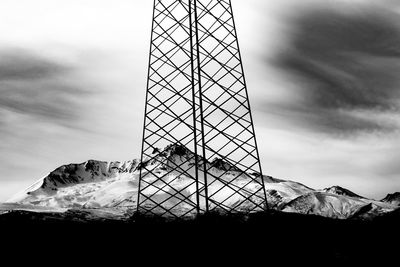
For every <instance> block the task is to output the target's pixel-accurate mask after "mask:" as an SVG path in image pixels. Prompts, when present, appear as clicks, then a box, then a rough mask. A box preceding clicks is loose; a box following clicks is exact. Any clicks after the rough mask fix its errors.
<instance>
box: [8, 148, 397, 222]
mask: <svg viewBox="0 0 400 267" xmlns="http://www.w3.org/2000/svg"><path fill="white" fill-rule="evenodd" d="M197 157H198V158H197V160H198V163H201V162H202V160H203V159H202V158H201V157H200V156H197ZM194 159H195V154H194V153H193V152H192V151H190V150H189V149H187V148H186V147H184V146H182V145H176V144H175V145H170V146H167V147H166V148H165V149H163V150H161V149H155V151H154V153H153V155H152V156H151V157H150V158H146V159H144V160H143V162H140V161H139V160H129V161H125V162H119V161H114V162H105V161H96V160H88V161H86V162H83V163H80V164H67V165H63V166H60V167H58V168H56V169H55V170H54V171H52V172H50V173H49V175H47V176H46V177H44V178H42V179H40V180H39V181H37V182H36V183H34V184H33V185H32V186H30V187H28V188H27V189H26V190H25V191H23V192H22V193H19V194H17V195H15V196H14V197H12V198H11V199H10V200H8V201H7V203H9V204H10V203H13V204H15V205H16V206H18V205H30V206H33V207H34V206H37V207H40V208H44V207H46V208H52V209H88V210H89V209H103V210H104V209H107V210H110V209H112V210H113V211H112V212H114V213H115V214H119V216H120V215H121V214H131V213H132V212H133V211H134V210H135V209H136V205H137V203H136V202H137V191H138V176H139V171H140V170H141V169H142V168H143V167H144V166H146V167H147V168H151V169H152V170H153V171H152V172H154V173H162V172H166V171H167V170H168V169H171V168H172V167H173V166H174V165H176V164H177V162H178V161H179V162H178V163H181V162H185V163H187V166H188V172H190V169H191V168H192V167H193V166H194V162H195V160H194ZM206 164H208V166H209V167H211V169H210V170H213V171H220V172H223V173H227V174H226V176H228V173H229V172H227V171H230V172H235V171H237V172H239V171H240V169H238V168H237V167H235V166H232V165H231V164H230V163H228V162H225V161H223V160H222V159H219V158H215V159H213V160H211V162H206ZM171 166H172V167H171ZM147 168H146V169H147ZM170 175H173V176H174V175H177V174H176V173H173V172H172V173H170ZM248 175H257V174H248ZM153 179H154V178H153ZM226 179H228V178H226ZM263 179H264V183H265V190H266V193H267V201H268V205H269V207H270V208H272V209H275V210H278V211H284V212H291V213H300V214H314V215H319V216H323V217H329V218H337V219H349V218H354V217H359V218H363V219H366V218H369V217H375V216H380V215H382V214H386V213H388V212H391V211H394V210H395V209H396V208H398V206H399V204H398V202H396V201H397V200H398V199H400V198H398V195H397V194H393V196H392V197H389V196H391V195H388V196H387V197H386V198H385V199H383V200H382V201H377V200H371V199H368V198H365V197H362V196H360V195H358V194H356V193H354V192H352V191H350V190H348V189H345V188H343V187H340V186H332V187H329V188H325V189H322V190H316V189H313V188H310V187H308V186H306V185H304V184H301V183H298V182H295V181H289V180H283V179H278V178H274V177H272V176H263ZM186 180H187V177H185V176H183V177H182V178H181V179H179V180H177V182H176V184H175V185H176V186H178V187H179V186H181V184H182V185H183V184H185V182H186ZM234 201H235V200H232V203H234ZM236 201H237V199H236Z"/></svg>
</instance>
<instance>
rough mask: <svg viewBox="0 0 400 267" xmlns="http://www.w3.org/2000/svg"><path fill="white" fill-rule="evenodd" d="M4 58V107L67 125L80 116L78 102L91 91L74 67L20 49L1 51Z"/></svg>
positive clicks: (0, 69) (0, 85) (0, 80)
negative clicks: (75, 76)
mask: <svg viewBox="0 0 400 267" xmlns="http://www.w3.org/2000/svg"><path fill="white" fill-rule="evenodd" d="M0 58H1V61H0V110H1V109H3V110H8V111H11V112H15V113H18V114H23V115H26V116H31V117H34V118H36V119H44V120H47V121H50V122H52V123H57V124H63V125H67V124H71V123H73V122H74V121H75V120H77V119H79V113H80V111H79V105H78V104H77V103H78V102H79V100H80V98H82V97H85V96H87V95H88V94H89V92H88V91H87V90H85V89H83V88H81V87H80V86H78V85H77V84H79V81H76V80H74V79H73V78H72V77H73V75H72V73H73V67H71V66H66V65H64V64H62V63H59V62H56V61H52V60H50V59H46V58H43V57H40V56H38V55H35V54H33V53H29V52H27V51H20V50H0ZM1 121H2V118H0V126H1V125H2V124H1ZM3 125H4V122H3Z"/></svg>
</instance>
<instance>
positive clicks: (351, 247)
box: [0, 211, 400, 266]
mask: <svg viewBox="0 0 400 267" xmlns="http://www.w3.org/2000/svg"><path fill="white" fill-rule="evenodd" d="M68 216H69V217H68ZM68 216H67V217H62V218H61V217H60V216H59V215H55V214H47V215H44V214H35V213H30V212H13V213H9V214H5V215H1V216H0V244H1V246H2V247H1V250H0V266H14V265H15V266H19V264H18V262H19V261H23V262H24V263H28V264H30V263H36V264H38V265H60V264H62V265H67V266H69V265H74V266H75V265H77V266H82V265H90V266H96V265H98V264H101V265H104V264H106V263H107V265H108V264H111V265H112V266H153V265H158V264H162V266H170V265H172V266H176V265H178V266H179V265H181V266H198V265H200V266H214V265H217V264H218V265H220V266H231V265H232V264H234V266H236V265H243V266H271V265H274V266H275V265H277V264H279V266H300V264H301V266H303V265H304V264H306V265H304V266H332V265H333V266H366V265H368V266H370V265H372V266H382V265H384V264H387V263H390V264H391V265H389V266H400V211H396V212H394V213H392V214H390V215H387V216H384V217H380V218H376V219H374V220H373V221H361V220H347V221H342V220H332V219H326V218H321V217H317V216H304V215H297V214H285V213H279V212H269V213H262V214H255V215H252V216H250V217H247V218H244V217H241V216H220V215H204V216H201V217H199V218H197V219H196V220H191V221H164V220H163V219H160V218H138V217H136V218H133V219H132V220H131V221H129V222H121V221H113V220H103V221H90V222H87V220H86V219H85V215H84V214H76V213H74V214H72V213H71V214H69V215H68ZM10 259H11V260H12V261H13V263H14V264H12V265H11V264H10V265H7V264H5V265H3V264H1V262H5V261H6V260H10ZM36 264H34V265H33V266H36ZM298 264H299V265H298Z"/></svg>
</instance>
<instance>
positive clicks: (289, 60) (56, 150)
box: [0, 0, 400, 201]
mask: <svg viewBox="0 0 400 267" xmlns="http://www.w3.org/2000/svg"><path fill="white" fill-rule="evenodd" d="M376 2H378V1H372V0H371V1H368V0H357V1H355V0H352V1H350V0H329V1H320V0H304V1H295V0H280V1H265V0H246V1H240V0H232V5H233V9H234V12H235V21H236V24H237V25H236V26H237V31H238V35H239V42H240V46H241V50H242V51H241V52H242V57H243V64H244V68H245V74H246V80H247V85H248V90H249V97H250V102H251V104H252V108H253V116H254V122H255V129H256V133H257V139H258V145H259V149H260V154H261V155H260V156H261V162H262V167H263V172H264V174H268V175H271V176H274V177H279V178H281V179H290V180H295V181H298V182H301V183H304V184H306V185H308V186H310V187H313V188H316V189H318V188H325V187H329V186H332V185H340V186H343V187H346V188H348V189H350V190H353V191H355V192H356V193H358V194H361V195H364V196H366V197H371V198H376V199H381V198H383V197H384V196H385V195H386V194H387V193H392V192H395V191H400V164H398V160H399V158H400V142H399V141H398V139H399V137H400V132H399V127H400V119H399V113H400V110H399V108H400V90H399V89H398V87H399V85H400V76H399V75H397V73H399V71H400V3H398V1H395V0H390V1H389V0H388V1H385V0H382V1H379V3H376ZM151 15H152V1H150V0H148V1H138V0H36V1H31V0H0V22H1V23H0V58H1V60H0V92H1V94H0V201H5V200H6V199H7V198H9V197H11V196H12V195H13V194H15V193H17V192H18V191H21V190H23V189H25V188H26V187H28V186H29V185H30V184H32V183H33V182H35V181H36V180H38V179H40V178H41V177H44V176H45V175H46V174H48V173H49V172H50V171H52V170H54V169H55V168H57V167H58V166H60V165H63V164H67V163H79V162H84V161H86V160H88V159H97V160H106V161H116V160H119V161H123V160H129V159H133V158H138V157H139V156H140V147H141V138H142V136H141V135H142V125H143V122H142V121H143V109H144V97H145V89H146V78H147V77H146V76H147V62H148V50H149V41H150V28H151Z"/></svg>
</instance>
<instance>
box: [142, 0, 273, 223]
mask: <svg viewBox="0 0 400 267" xmlns="http://www.w3.org/2000/svg"><path fill="white" fill-rule="evenodd" d="M148 71H149V72H148V84H147V93H146V108H145V119H144V127H143V143H142V155H141V160H142V163H141V165H140V177H139V189H138V201H137V207H138V212H139V213H140V214H148V215H152V214H156V215H161V216H173V217H182V216H187V215H195V214H199V213H204V212H210V211H224V212H228V213H238V212H246V213H250V212H256V211H262V210H265V209H267V199H266V192H265V187H264V180H263V179H262V170H261V165H260V160H259V152H258V148H257V142H256V136H255V132H254V124H253V118H252V114H251V109H250V103H249V99H248V94H247V86H246V80H245V77H244V73H243V65H242V59H241V54H240V49H239V44H238V39H237V33H236V27H235V22H234V17H233V12H232V5H231V1H230V0H155V1H154V13H153V24H152V34H151V46H150V59H149V67H148ZM167 146H169V148H170V149H172V150H174V151H175V153H178V154H179V153H181V154H182V157H181V158H180V159H179V160H176V159H174V160H168V159H167V156H168V155H160V153H161V152H160V151H161V150H160V149H162V148H165V147H167ZM179 150H180V152H179ZM164 154H165V153H164ZM158 165H159V166H163V167H155V166H158ZM182 179H183V180H184V182H182V181H183V180H182Z"/></svg>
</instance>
